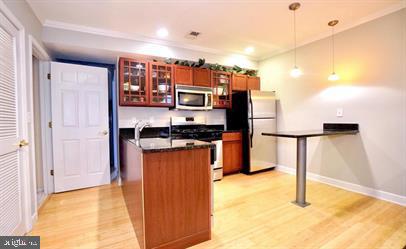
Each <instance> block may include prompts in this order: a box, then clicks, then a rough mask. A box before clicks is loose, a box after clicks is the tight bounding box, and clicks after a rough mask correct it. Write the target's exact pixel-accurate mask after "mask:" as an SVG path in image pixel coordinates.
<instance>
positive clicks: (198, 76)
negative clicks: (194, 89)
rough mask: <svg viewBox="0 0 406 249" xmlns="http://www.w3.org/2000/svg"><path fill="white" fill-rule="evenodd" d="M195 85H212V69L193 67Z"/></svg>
mask: <svg viewBox="0 0 406 249" xmlns="http://www.w3.org/2000/svg"><path fill="white" fill-rule="evenodd" d="M193 85H195V86H204V87H211V75H210V69H208V68H193Z"/></svg>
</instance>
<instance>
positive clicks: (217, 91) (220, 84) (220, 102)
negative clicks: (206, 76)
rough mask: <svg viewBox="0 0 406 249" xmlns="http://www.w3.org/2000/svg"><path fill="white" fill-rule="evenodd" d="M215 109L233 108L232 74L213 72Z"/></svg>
mask: <svg viewBox="0 0 406 249" xmlns="http://www.w3.org/2000/svg"><path fill="white" fill-rule="evenodd" d="M211 83H212V87H213V107H215V108H231V93H232V91H231V73H228V72H223V71H211Z"/></svg>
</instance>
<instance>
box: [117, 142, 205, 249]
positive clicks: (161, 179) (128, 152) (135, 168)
mask: <svg viewBox="0 0 406 249" xmlns="http://www.w3.org/2000/svg"><path fill="white" fill-rule="evenodd" d="M120 162H121V165H120V168H121V174H122V179H123V186H122V191H123V195H124V198H125V202H126V205H127V210H128V213H129V216H130V218H131V222H132V224H133V227H134V231H135V233H136V236H137V239H138V242H139V244H140V248H143V249H144V248H145V249H149V248H186V247H190V246H192V245H195V244H198V243H201V242H203V241H206V240H210V239H211V186H212V184H211V166H210V148H195V149H182V150H174V151H158V152H147V153H145V152H143V151H142V149H140V148H139V147H137V146H136V145H135V144H134V142H130V141H129V140H125V139H121V140H120ZM134 247H136V245H134Z"/></svg>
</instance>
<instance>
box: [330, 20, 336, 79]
mask: <svg viewBox="0 0 406 249" xmlns="http://www.w3.org/2000/svg"><path fill="white" fill-rule="evenodd" d="M331 33H332V34H331V40H332V45H333V46H332V55H333V56H332V58H333V73H335V67H334V26H333V27H331Z"/></svg>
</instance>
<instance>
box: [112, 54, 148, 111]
mask: <svg viewBox="0 0 406 249" xmlns="http://www.w3.org/2000/svg"><path fill="white" fill-rule="evenodd" d="M119 64H120V68H119V70H120V73H119V91H120V94H119V95H120V96H119V97H120V100H119V103H120V105H121V106H145V105H148V103H149V89H148V87H149V84H148V83H149V82H148V80H149V77H148V75H149V68H148V62H146V61H141V60H136V59H128V58H120V61H119Z"/></svg>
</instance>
